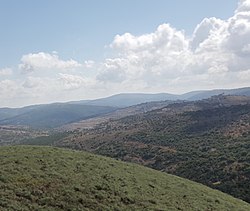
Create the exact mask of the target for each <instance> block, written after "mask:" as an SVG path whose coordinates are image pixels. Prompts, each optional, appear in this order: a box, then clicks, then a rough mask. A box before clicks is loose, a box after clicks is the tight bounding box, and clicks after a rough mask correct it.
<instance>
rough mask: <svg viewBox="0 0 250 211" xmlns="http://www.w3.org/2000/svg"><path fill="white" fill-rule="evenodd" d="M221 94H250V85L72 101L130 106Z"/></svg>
mask: <svg viewBox="0 0 250 211" xmlns="http://www.w3.org/2000/svg"><path fill="white" fill-rule="evenodd" d="M219 94H224V95H240V96H242V95H245V96H250V87H245V88H239V89H215V90H203V91H193V92H188V93H185V94H181V95H175V94H169V93H158V94H145V93H123V94H117V95H113V96H110V97H106V98H100V99H96V100H82V101H75V102H70V103H71V104H84V105H98V106H114V107H128V106H132V105H136V104H140V103H146V102H152V101H165V100H190V101H192V100H202V99H206V98H209V97H211V96H214V95H219Z"/></svg>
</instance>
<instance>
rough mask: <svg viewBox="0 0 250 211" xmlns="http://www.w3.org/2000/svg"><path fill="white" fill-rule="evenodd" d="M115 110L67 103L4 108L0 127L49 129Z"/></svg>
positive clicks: (1, 111) (0, 111) (1, 110)
mask: <svg viewBox="0 0 250 211" xmlns="http://www.w3.org/2000/svg"><path fill="white" fill-rule="evenodd" d="M116 109H117V108H114V107H109V106H92V105H76V104H67V103H54V104H47V105H37V106H28V107H24V108H16V109H10V108H9V109H6V108H5V109H0V125H14V126H19V125H22V126H29V127H32V128H39V129H49V128H55V127H59V126H62V125H65V124H68V123H71V122H77V121H80V120H83V119H87V118H91V117H95V116H98V115H101V114H105V113H109V112H111V111H114V110H116ZM1 114H2V116H1Z"/></svg>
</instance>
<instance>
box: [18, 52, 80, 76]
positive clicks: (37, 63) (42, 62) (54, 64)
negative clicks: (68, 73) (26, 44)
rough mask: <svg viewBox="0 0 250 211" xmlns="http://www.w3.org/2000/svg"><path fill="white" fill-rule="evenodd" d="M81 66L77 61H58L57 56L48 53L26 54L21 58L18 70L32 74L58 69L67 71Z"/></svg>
mask: <svg viewBox="0 0 250 211" xmlns="http://www.w3.org/2000/svg"><path fill="white" fill-rule="evenodd" d="M81 66H82V65H81V64H79V63H78V62H77V61H75V60H73V59H70V60H67V61H64V60H61V59H59V57H58V55H57V54H55V53H54V54H49V53H44V52H40V53H36V54H27V55H24V56H23V57H22V58H21V64H20V65H19V68H20V69H21V70H22V71H24V72H33V71H35V70H39V69H58V70H67V69H74V68H79V67H81Z"/></svg>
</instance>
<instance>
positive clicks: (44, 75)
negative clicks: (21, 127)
mask: <svg viewBox="0 0 250 211" xmlns="http://www.w3.org/2000/svg"><path fill="white" fill-rule="evenodd" d="M110 47H111V50H113V54H112V55H114V56H113V57H112V58H106V59H104V60H103V61H102V62H96V61H92V60H87V61H84V62H83V64H80V63H78V62H77V61H75V60H72V59H71V60H62V59H60V58H59V56H58V55H59V53H57V52H53V53H52V54H48V53H44V52H40V53H37V54H27V55H24V56H23V57H22V59H21V64H20V65H19V68H20V69H21V70H23V71H25V72H33V74H31V75H29V76H27V75H23V76H22V77H24V79H23V81H20V80H19V81H18V82H17V81H16V82H15V83H14V82H13V81H6V80H5V81H0V89H2V90H1V91H0V94H1V93H2V95H0V96H2V97H1V102H3V100H2V99H3V95H4V94H3V93H4V92H6V94H5V96H4V97H5V99H7V98H8V95H9V96H11V97H13V96H14V93H15V92H16V93H18V94H17V95H16V98H18V97H19V96H23V98H25V97H26V98H28V99H30V102H45V101H46V102H48V101H55V100H73V99H84V98H93V97H94V98H95V97H101V96H104V95H105V96H106V95H111V94H114V93H119V92H173V93H178V92H187V91H191V90H197V89H213V88H235V87H243V86H250V71H249V70H250V59H249V58H250V0H241V1H239V5H238V8H237V9H236V10H235V12H234V14H232V17H230V18H228V19H226V20H221V19H218V18H215V17H210V18H205V19H204V20H202V21H201V23H199V24H197V27H196V28H195V30H194V32H193V34H191V35H190V36H187V35H186V34H185V32H184V31H183V30H178V29H176V28H174V27H172V26H171V25H169V24H161V25H159V26H158V27H157V29H156V30H155V31H154V32H152V33H147V34H142V35H140V36H136V35H133V34H131V33H125V34H122V35H116V36H115V37H114V40H113V42H112V43H111V44H110ZM35 70H48V71H35ZM50 70H56V71H50ZM65 70H71V71H68V72H67V74H65V72H64V71H65ZM1 72H2V75H6V74H8V71H6V70H4V69H3V70H1V71H0V76H1ZM58 75H59V76H58ZM31 76H32V77H31ZM20 84H21V86H20ZM10 90H12V91H10ZM69 93H70V94H69ZM16 98H15V99H16ZM8 99H9V102H11V100H10V97H9V98H8ZM28 99H27V100H28ZM20 102H21V101H20ZM22 102H25V101H22Z"/></svg>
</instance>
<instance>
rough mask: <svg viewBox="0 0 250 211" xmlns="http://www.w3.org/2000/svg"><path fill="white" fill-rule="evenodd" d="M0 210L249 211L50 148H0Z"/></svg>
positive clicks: (197, 189) (150, 174)
mask: <svg viewBox="0 0 250 211" xmlns="http://www.w3.org/2000/svg"><path fill="white" fill-rule="evenodd" d="M0 166H1V168H0V210H3V211H4V210H185V211H186V210H192V211H194V210H220V211H221V210H237V211H239V210H250V205H249V204H247V203H245V202H243V201H240V200H238V199H235V198H233V197H231V196H229V195H226V194H223V193H221V192H219V191H216V190H212V189H210V188H208V187H205V186H203V185H200V184H197V183H194V182H191V181H188V180H185V179H181V178H178V177H176V176H171V175H167V174H164V173H161V172H157V171H155V170H152V169H148V168H145V167H142V166H138V165H135V164H128V163H122V162H119V161H115V160H113V159H110V158H105V157H100V156H96V155H93V154H89V153H85V152H77V151H70V150H64V149H58V148H50V147H34V146H32V147H28V146H16V147H1V148H0Z"/></svg>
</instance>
